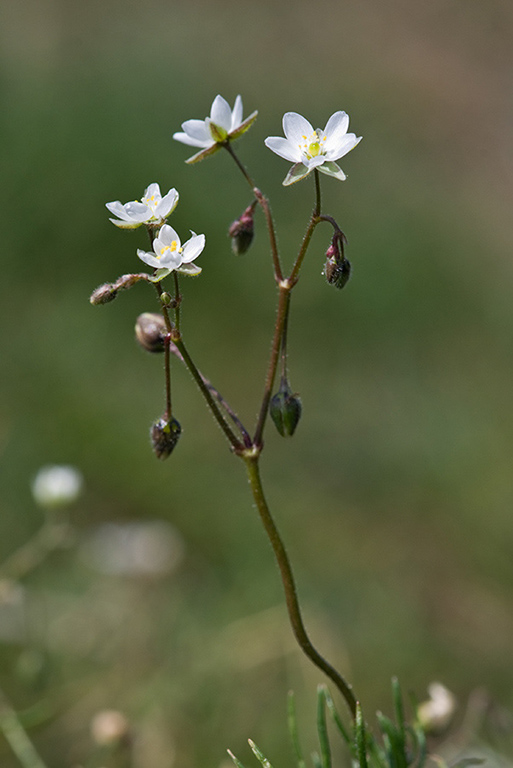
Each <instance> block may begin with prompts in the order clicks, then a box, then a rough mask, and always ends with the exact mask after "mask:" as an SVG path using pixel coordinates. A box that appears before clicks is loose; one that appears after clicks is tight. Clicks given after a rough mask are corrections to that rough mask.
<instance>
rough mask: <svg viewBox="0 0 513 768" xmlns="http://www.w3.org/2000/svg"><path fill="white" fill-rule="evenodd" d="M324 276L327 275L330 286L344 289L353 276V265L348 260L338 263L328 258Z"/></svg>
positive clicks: (344, 259)
mask: <svg viewBox="0 0 513 768" xmlns="http://www.w3.org/2000/svg"><path fill="white" fill-rule="evenodd" d="M330 247H331V246H330ZM328 251H329V248H328ZM324 274H325V275H326V280H327V281H328V283H329V284H330V285H334V286H335V288H339V289H342V288H343V287H344V285H345V284H346V283H347V281H348V280H349V278H350V276H351V264H350V262H349V260H348V259H346V258H343V259H342V261H337V260H336V259H334V258H328V259H327V260H326V264H325V265H324Z"/></svg>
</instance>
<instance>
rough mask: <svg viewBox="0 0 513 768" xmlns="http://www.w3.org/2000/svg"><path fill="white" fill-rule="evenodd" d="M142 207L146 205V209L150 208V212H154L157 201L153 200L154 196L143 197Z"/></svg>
mask: <svg viewBox="0 0 513 768" xmlns="http://www.w3.org/2000/svg"><path fill="white" fill-rule="evenodd" d="M141 202H143V203H144V205H147V206H148V208H151V210H152V211H154V210H155V208H156V207H157V201H156V200H155V195H152V196H151V197H143V199H142V201H141Z"/></svg>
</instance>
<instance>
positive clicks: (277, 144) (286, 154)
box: [264, 136, 302, 163]
mask: <svg viewBox="0 0 513 768" xmlns="http://www.w3.org/2000/svg"><path fill="white" fill-rule="evenodd" d="M264 144H265V146H266V147H268V148H269V149H270V150H272V151H273V152H275V153H276V154H277V155H279V156H280V157H283V158H285V160H289V161H290V162H291V163H299V162H301V157H302V154H301V150H300V149H299V147H298V146H297V144H292V142H290V141H289V140H288V139H284V138H282V137H281V136H268V137H267V139H266V140H265V141H264Z"/></svg>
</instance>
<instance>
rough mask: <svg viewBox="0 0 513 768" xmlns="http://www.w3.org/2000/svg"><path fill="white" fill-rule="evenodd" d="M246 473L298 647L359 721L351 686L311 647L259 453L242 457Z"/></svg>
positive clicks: (250, 453) (249, 452)
mask: <svg viewBox="0 0 513 768" xmlns="http://www.w3.org/2000/svg"><path fill="white" fill-rule="evenodd" d="M242 457H243V459H244V461H245V464H246V469H247V473H248V479H249V484H250V486H251V491H252V493H253V498H254V499H255V503H256V506H257V509H258V512H259V514H260V519H261V520H262V523H263V526H264V528H265V531H266V533H267V536H268V538H269V541H270V542H271V546H272V548H273V551H274V555H275V557H276V561H277V563H278V567H279V569H280V573H281V579H282V583H283V589H284V591H285V601H286V604H287V610H288V614H289V619H290V623H291V625H292V630H293V632H294V636H295V638H296V640H297V642H298V643H299V646H300V648H301V650H302V651H303V653H305V655H306V656H308V658H309V659H310V661H312V662H313V663H314V664H315V665H316V666H317V667H319V669H321V670H322V671H323V672H324V674H325V675H327V676H328V677H329V678H330V680H332V681H333V682H334V683H335V685H336V686H337V688H338V690H339V691H340V693H341V694H342V696H343V697H344V699H345V701H346V704H347V706H348V707H349V709H350V711H351V714H352V716H353V718H354V717H356V698H355V696H354V694H353V691H352V689H351V686H350V685H349V683H347V682H346V681H345V680H344V678H343V677H342V675H340V674H339V673H338V672H337V670H336V669H335V668H334V667H332V666H331V664H330V663H329V662H328V661H326V659H325V658H324V657H323V656H321V654H320V653H319V652H318V651H317V649H316V648H315V647H314V646H313V645H312V642H311V641H310V638H309V637H308V634H307V632H306V629H305V625H304V623H303V618H302V616H301V609H300V607H299V600H298V597H297V590H296V584H295V581H294V575H293V573H292V567H291V565H290V560H289V558H288V555H287V551H286V549H285V545H284V544H283V541H282V538H281V536H280V533H279V531H278V529H277V527H276V524H275V522H274V520H273V517H272V515H271V512H270V510H269V506H268V504H267V501H266V498H265V495H264V490H263V488H262V481H261V478H260V469H259V464H258V462H259V453H257V452H255V451H252V452H251V451H248V452H246V453H245V454H243V455H242Z"/></svg>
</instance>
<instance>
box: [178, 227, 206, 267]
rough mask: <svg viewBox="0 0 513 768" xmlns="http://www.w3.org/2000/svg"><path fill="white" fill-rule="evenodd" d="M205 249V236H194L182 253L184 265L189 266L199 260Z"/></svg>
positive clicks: (185, 244)
mask: <svg viewBox="0 0 513 768" xmlns="http://www.w3.org/2000/svg"><path fill="white" fill-rule="evenodd" d="M204 247H205V235H194V234H193V236H192V237H191V238H190V240H187V242H186V243H184V246H183V251H182V264H188V263H189V262H191V261H194V259H197V258H198V256H199V255H200V253H201V252H202V250H203V248H204Z"/></svg>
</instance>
